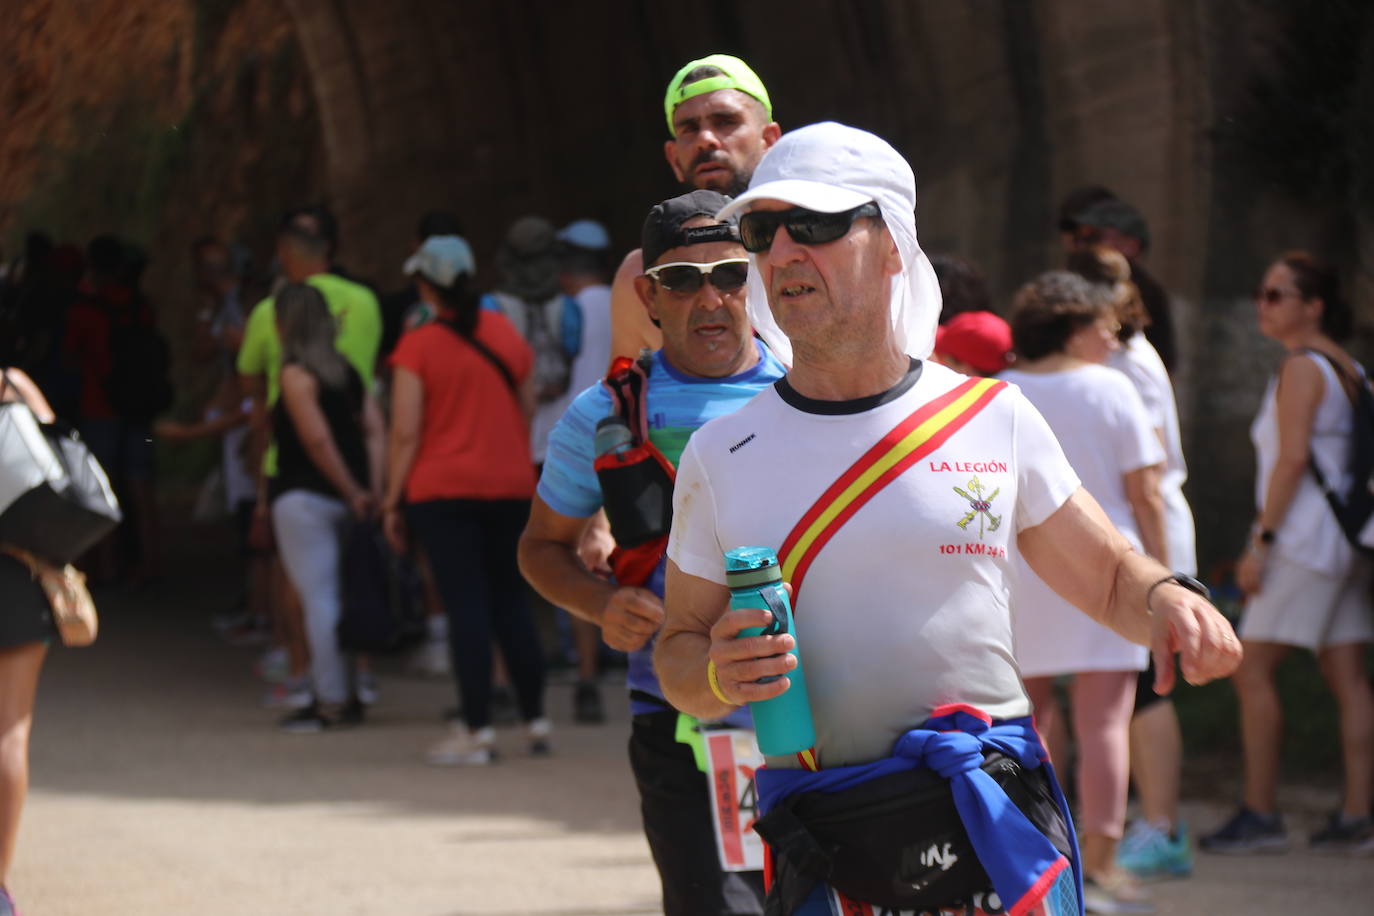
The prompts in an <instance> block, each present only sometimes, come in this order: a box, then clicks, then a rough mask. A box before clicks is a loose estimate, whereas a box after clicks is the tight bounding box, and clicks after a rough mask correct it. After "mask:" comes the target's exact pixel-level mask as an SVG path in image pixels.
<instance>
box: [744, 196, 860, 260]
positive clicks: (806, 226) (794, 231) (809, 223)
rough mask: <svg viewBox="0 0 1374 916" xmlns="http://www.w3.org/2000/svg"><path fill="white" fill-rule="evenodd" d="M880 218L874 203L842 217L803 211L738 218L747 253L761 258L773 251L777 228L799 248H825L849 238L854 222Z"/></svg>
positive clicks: (757, 213)
mask: <svg viewBox="0 0 1374 916" xmlns="http://www.w3.org/2000/svg"><path fill="white" fill-rule="evenodd" d="M880 215H881V211H880V210H879V209H878V205H877V204H876V203H873V202H872V201H869V202H868V203H866V204H860V205H859V206H857V207H855V208H854V209H853V210H845V211H843V212H842V213H820V212H818V211H816V210H807V209H804V208H802V207H793V208H792V209H791V210H752V211H750V212H749V213H746V214H744V215H743V216H741V217H740V218H739V239H740V242H741V243H743V245H744V250H745V251H751V252H754V253H755V254H758V253H759V252H762V251H767V250H768V249H769V248H772V247H773V236H775V235H777V233H778V227H779V226H786V227H787V234H788V235H790V236H791V237H792V241H794V242H796V243H797V244H798V245H824V244H825V243H826V242H833V241H835V240H836V239H838V238H843V237H844V236H845V235H847V234H848V233H849V229H850V227H851V226H853V225H854V220H856V219H859V218H860V217H863V216H880Z"/></svg>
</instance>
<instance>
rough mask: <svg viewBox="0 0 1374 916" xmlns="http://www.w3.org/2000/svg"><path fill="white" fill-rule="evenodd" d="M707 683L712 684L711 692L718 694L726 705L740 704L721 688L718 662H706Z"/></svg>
mask: <svg viewBox="0 0 1374 916" xmlns="http://www.w3.org/2000/svg"><path fill="white" fill-rule="evenodd" d="M706 683H708V684H710V685H711V692H712V693H714V694H715V695H716V699H717V700H720V701H721V702H722V703H724V704H725V705H726V706H738V705H739V704H738V703H736V702H734V701H733V700H731V699H730V698H729V697H727V696H726V695H725V694H724V693H723V692H722V691H721V689H720V678H719V677H718V676H717V675H716V663H715V662H714V661H710V660H707V662H706Z"/></svg>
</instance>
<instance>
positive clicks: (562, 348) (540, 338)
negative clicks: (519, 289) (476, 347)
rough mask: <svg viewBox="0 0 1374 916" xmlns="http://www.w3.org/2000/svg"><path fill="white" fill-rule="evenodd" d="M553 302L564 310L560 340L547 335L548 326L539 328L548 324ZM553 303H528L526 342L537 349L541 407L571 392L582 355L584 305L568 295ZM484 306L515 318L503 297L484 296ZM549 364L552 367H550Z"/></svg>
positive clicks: (561, 310)
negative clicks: (576, 364) (575, 366)
mask: <svg viewBox="0 0 1374 916" xmlns="http://www.w3.org/2000/svg"><path fill="white" fill-rule="evenodd" d="M549 302H556V303H557V304H558V306H559V307H560V308H559V313H558V338H557V340H553V339H551V335H549V334H546V333H544V331H545V330H546V329H547V325H542V326H540V327H539V328H536V326H535V322H536V321H538V322H543V321H544V308H545V306H547V305H549ZM549 302H538V303H528V302H527V303H525V310H526V319H525V325H526V326H525V328H524V329H523V331H522V333H523V335H524V337H525V340H526V341H527V342H528V343H529V344H530V345H531V346H532V347H534V348H535V368H534V373H535V379H536V389H537V391H538V400H539V402H540V403H541V404H543V403H547V402H549V401H553V400H556V399H558V398H560V397H562V396H563V395H564V394H566V393H567V390H568V386H569V385H570V384H571V382H572V364H573V360H575V359H577V355H578V354H579V353H581V352H582V306H581V305H579V304H578V302H577V300H576V299H574V298H573V297H572V296H568V295H560V296H559V297H558V298H557V299H552V300H549ZM481 307H482V308H483V309H485V310H487V311H493V312H500V313H501V314H503V315H505V316H506V317H507V318H511V314H510V312H509V311H507V310H506V307H505V305H504V304H503V301H502V298H501V297H500V296H498V295H493V294H492V293H487V294H486V295H484V296H483V297H482V299H481ZM512 320H514V319H512ZM541 351H542V352H541ZM546 362H548V363H552V365H546Z"/></svg>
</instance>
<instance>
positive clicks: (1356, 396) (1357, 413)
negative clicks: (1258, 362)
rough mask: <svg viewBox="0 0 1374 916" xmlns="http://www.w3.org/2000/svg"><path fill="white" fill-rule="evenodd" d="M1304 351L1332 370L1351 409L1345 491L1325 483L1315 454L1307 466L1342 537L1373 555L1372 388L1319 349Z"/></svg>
mask: <svg viewBox="0 0 1374 916" xmlns="http://www.w3.org/2000/svg"><path fill="white" fill-rule="evenodd" d="M1306 352H1308V353H1313V354H1315V355H1317V356H1320V357H1322V358H1323V359H1325V360H1326V361H1327V362H1328V363H1330V364H1331V368H1333V369H1335V370H1336V377H1337V378H1338V379H1340V380H1341V388H1342V389H1344V391H1345V394H1346V397H1348V398H1349V399H1350V408H1351V410H1352V411H1353V412H1354V422H1353V423H1352V424H1351V433H1350V454H1349V455H1348V456H1347V458H1346V467H1347V469H1348V471H1349V476H1350V483H1349V485H1348V486H1347V487H1346V490H1345V492H1344V493H1339V492H1337V491H1336V489H1335V488H1334V487H1333V486H1331V485H1330V484H1328V483H1327V481H1326V478H1325V477H1324V476H1323V475H1322V472H1321V469H1320V468H1318V467H1317V461H1316V457H1315V456H1313V455H1309V456H1308V459H1307V466H1308V468H1309V469H1310V470H1311V471H1312V476H1313V477H1314V478H1316V481H1317V486H1318V487H1320V488H1321V491H1322V493H1324V494H1325V495H1326V501H1327V503H1328V504H1329V505H1330V506H1331V511H1332V512H1333V513H1334V514H1335V516H1336V521H1337V523H1339V524H1340V526H1341V531H1342V532H1343V533H1344V534H1345V538H1346V540H1348V541H1349V542H1350V544H1351V546H1353V547H1354V548H1355V549H1356V550H1359V551H1361V552H1364V553H1371V554H1374V391H1370V388H1369V381H1368V379H1367V378H1365V376H1364V375H1363V374H1361V375H1360V376H1358V377H1352V376H1351V375H1350V373H1349V372H1347V371H1346V369H1345V367H1344V366H1342V365H1341V364H1340V362H1339V361H1337V360H1335V359H1332V358H1331V357H1330V356H1328V355H1327V354H1325V353H1323V352H1321V351H1320V350H1310V349H1309V350H1307V351H1306Z"/></svg>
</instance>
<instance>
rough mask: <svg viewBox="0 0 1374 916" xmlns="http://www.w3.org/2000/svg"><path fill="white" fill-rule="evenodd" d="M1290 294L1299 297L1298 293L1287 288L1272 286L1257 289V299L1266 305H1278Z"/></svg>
mask: <svg viewBox="0 0 1374 916" xmlns="http://www.w3.org/2000/svg"><path fill="white" fill-rule="evenodd" d="M1289 296H1292V297H1293V298H1295V299H1296V298H1298V294H1297V293H1294V292H1289V291H1288V290H1286V289H1275V288H1274V287H1272V286H1266V287H1261V288H1260V289H1257V290H1255V301H1256V302H1263V303H1264V304H1265V305H1278V304H1279V303H1280V302H1282V301H1283V300H1284V299H1287V298H1288V297H1289Z"/></svg>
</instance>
